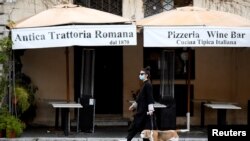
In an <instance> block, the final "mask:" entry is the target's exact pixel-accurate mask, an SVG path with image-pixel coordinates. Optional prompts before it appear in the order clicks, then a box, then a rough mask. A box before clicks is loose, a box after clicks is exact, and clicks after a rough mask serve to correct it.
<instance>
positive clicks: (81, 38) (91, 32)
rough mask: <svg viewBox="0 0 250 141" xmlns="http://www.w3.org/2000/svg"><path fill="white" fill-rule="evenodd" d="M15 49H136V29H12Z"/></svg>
mask: <svg viewBox="0 0 250 141" xmlns="http://www.w3.org/2000/svg"><path fill="white" fill-rule="evenodd" d="M11 38H12V41H13V47H12V49H31V48H50V47H65V46H130V45H136V44H137V41H136V39H137V38H136V26H135V25H68V26H54V27H39V28H22V29H12V35H11Z"/></svg>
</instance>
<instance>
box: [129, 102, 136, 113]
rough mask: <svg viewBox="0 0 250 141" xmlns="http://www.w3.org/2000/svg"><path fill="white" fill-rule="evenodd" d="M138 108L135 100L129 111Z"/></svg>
mask: <svg viewBox="0 0 250 141" xmlns="http://www.w3.org/2000/svg"><path fill="white" fill-rule="evenodd" d="M136 108H137V103H136V102H134V103H133V104H132V105H131V106H130V107H129V108H128V110H129V111H133V110H135V109H136Z"/></svg>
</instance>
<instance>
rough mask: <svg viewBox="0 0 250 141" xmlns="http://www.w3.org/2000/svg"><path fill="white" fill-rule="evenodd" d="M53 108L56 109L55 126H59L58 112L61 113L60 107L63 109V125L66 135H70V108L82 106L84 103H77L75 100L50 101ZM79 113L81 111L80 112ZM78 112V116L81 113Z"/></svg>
mask: <svg viewBox="0 0 250 141" xmlns="http://www.w3.org/2000/svg"><path fill="white" fill-rule="evenodd" d="M50 104H51V105H52V107H53V108H55V109H56V117H55V118H56V121H55V126H58V116H59V115H58V114H59V109H61V123H62V124H61V127H62V129H63V131H64V134H65V136H68V134H69V132H70V112H69V109H70V108H82V105H81V104H80V103H75V102H66V101H65V102H58V101H57V102H50ZM78 114H79V113H78ZM78 114H77V117H79V115H78ZM78 126H79V123H78V120H77V131H78Z"/></svg>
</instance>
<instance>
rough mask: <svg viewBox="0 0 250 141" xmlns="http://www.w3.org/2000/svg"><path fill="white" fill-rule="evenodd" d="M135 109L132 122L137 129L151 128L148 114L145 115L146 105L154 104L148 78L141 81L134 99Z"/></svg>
mask: <svg viewBox="0 0 250 141" xmlns="http://www.w3.org/2000/svg"><path fill="white" fill-rule="evenodd" d="M136 103H137V109H136V113H135V116H134V124H135V126H136V127H137V128H139V129H151V120H150V116H149V115H147V112H148V105H149V104H154V98H153V88H152V84H151V82H150V81H149V80H146V81H144V82H143V85H142V87H141V90H140V92H139V94H138V96H137V99H136Z"/></svg>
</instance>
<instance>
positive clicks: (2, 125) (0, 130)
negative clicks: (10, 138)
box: [0, 115, 6, 138]
mask: <svg viewBox="0 0 250 141" xmlns="http://www.w3.org/2000/svg"><path fill="white" fill-rule="evenodd" d="M5 119H6V118H5V117H4V115H0V138H2V137H5V136H6V122H5Z"/></svg>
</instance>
